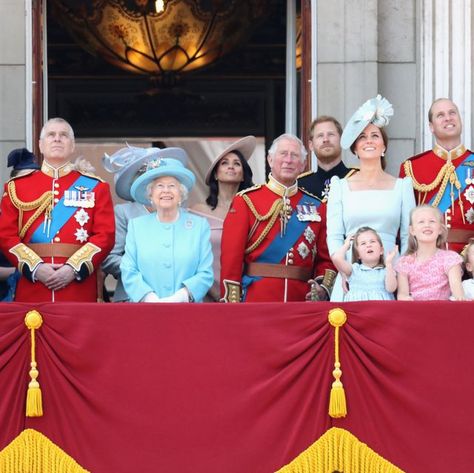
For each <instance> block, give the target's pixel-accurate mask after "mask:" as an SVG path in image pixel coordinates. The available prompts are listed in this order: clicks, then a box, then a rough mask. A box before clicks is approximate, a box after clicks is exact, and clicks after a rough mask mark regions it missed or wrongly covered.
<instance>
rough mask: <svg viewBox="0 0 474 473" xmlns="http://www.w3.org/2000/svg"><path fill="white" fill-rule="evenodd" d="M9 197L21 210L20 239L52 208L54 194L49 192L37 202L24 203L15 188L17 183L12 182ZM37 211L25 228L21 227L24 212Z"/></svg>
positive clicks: (19, 220)
mask: <svg viewBox="0 0 474 473" xmlns="http://www.w3.org/2000/svg"><path fill="white" fill-rule="evenodd" d="M8 195H9V197H10V200H11V201H12V204H13V205H14V206H15V207H16V208H17V209H18V210H19V213H18V229H19V230H20V231H19V236H20V238H23V237H24V236H25V234H26V232H27V231H28V229H29V228H30V227H31V225H32V224H33V222H34V221H35V220H36V219H37V218H38V217H39V216H40V215H41V214H42V213H43V212H44V211H45V210H46V209H48V207H49V208H51V206H52V203H53V192H52V191H47V192H45V193H44V194H43V195H41V196H40V197H38V198H37V199H36V200H32V201H31V202H24V201H22V200H20V199H19V198H18V196H17V194H16V188H15V181H10V182H9V183H8ZM33 209H37V210H36V212H35V213H34V214H33V215H32V216H31V217H30V218H29V219H28V221H27V222H26V223H25V225H24V226H23V227H21V224H22V221H23V212H24V211H25V210H33Z"/></svg>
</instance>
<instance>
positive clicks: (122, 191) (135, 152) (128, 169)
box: [102, 145, 188, 201]
mask: <svg viewBox="0 0 474 473" xmlns="http://www.w3.org/2000/svg"><path fill="white" fill-rule="evenodd" d="M159 158H173V159H178V160H180V161H182V162H183V164H184V165H186V164H187V162H188V155H187V154H186V152H185V151H184V150H183V149H181V148H163V149H160V148H140V147H138V146H129V145H127V147H126V148H122V149H120V150H118V151H117V152H115V153H114V154H112V155H111V156H109V155H107V154H105V155H104V156H103V158H102V164H103V166H104V168H105V169H106V170H107V171H109V172H111V173H114V183H115V192H116V194H117V195H118V196H119V197H120V198H122V199H124V200H130V201H133V197H132V195H131V193H130V191H131V187H132V184H133V181H134V180H135V178H136V176H137V173H138V172H139V171H140V169H141V168H142V167H145V165H146V164H147V163H148V162H149V161H151V160H155V159H159Z"/></svg>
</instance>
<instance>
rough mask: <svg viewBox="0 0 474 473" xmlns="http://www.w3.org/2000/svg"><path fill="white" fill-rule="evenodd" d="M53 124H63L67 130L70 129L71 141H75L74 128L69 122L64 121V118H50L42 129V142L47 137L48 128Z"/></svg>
mask: <svg viewBox="0 0 474 473" xmlns="http://www.w3.org/2000/svg"><path fill="white" fill-rule="evenodd" d="M51 123H63V124H64V125H66V126H67V128H68V133H69V138H71V140H74V130H73V129H72V126H71V125H70V123H69V122H68V121H67V120H64V118H60V117H55V118H50V119H49V120H48V121H47V122H46V123H45V124H44V125H43V128H41V133H40V140H42V139H44V137H45V135H46V128H47V127H48V125H50V124H51Z"/></svg>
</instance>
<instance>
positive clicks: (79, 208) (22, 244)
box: [0, 162, 115, 302]
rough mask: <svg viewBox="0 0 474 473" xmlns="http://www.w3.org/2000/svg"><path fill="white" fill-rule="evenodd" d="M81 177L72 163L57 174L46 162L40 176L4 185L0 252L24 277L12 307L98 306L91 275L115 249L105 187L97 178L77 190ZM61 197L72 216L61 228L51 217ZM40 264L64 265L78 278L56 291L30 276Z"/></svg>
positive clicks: (19, 178)
mask: <svg viewBox="0 0 474 473" xmlns="http://www.w3.org/2000/svg"><path fill="white" fill-rule="evenodd" d="M81 176H84V175H83V174H82V173H80V172H78V171H76V170H74V168H73V166H72V164H71V163H67V164H65V165H64V166H62V167H61V168H59V169H57V170H55V169H54V168H52V167H51V166H50V165H48V164H47V163H46V162H44V163H43V166H42V168H41V171H34V172H32V173H31V174H28V175H26V176H22V177H18V178H16V179H12V180H10V181H9V182H8V183H7V184H6V185H5V191H4V194H3V198H2V204H1V217H0V235H2V238H1V240H0V249H1V250H2V252H3V253H4V254H5V256H6V257H7V258H8V259H9V260H10V262H11V263H12V264H13V265H15V266H17V267H18V269H19V270H20V273H21V274H22V277H21V278H20V280H19V282H18V286H17V290H16V296H15V300H16V301H21V302H40V301H81V302H95V301H97V296H98V291H97V279H96V272H95V269H96V268H98V267H99V266H100V263H101V262H102V260H103V259H104V258H105V257H106V256H107V254H108V253H109V252H110V250H111V249H112V247H113V245H114V238H115V221H114V213H113V205H112V199H111V196H110V190H109V185H108V184H107V183H105V182H101V181H100V179H99V178H97V177H96V176H90V175H85V179H86V181H85V182H86V183H92V185H91V187H90V188H87V186H85V187H86V188H84V186H83V187H82V189H79V190H78V189H77V188H75V187H74V183H76V182H77V180H78V178H81ZM93 186H94V187H93ZM79 187H81V186H79ZM92 187H93V188H92ZM67 190H69V191H71V190H72V191H73V194H74V192H75V194H74V195H75V196H76V197H75V198H73V199H70V198H69V197H70V196H71V194H69V193H66V195H65V191H67ZM80 192H82V194H80ZM79 195H80V196H82V197H77V196H79ZM64 197H68V198H69V204H68V206H67V207H66V209H69V212H72V215H70V216H69V217H65V218H64V222H63V224H62V226H61V224H60V223H59V222H60V221H61V218H60V216H59V215H58V214H57V213H55V211H56V212H57V211H58V210H59V208H60V207H61V204H62V203H64V202H65V200H64V199H62V198H64ZM56 207H57V208H56ZM66 212H67V210H66ZM48 215H51V218H50V219H48ZM66 215H69V214H66ZM52 229H54V232H53V231H52ZM35 232H36V236H35V237H33V234H35ZM53 233H54V234H53ZM38 238H39V239H40V240H39V242H38ZM32 240H33V241H32ZM42 262H45V263H68V264H69V265H70V266H72V268H73V269H74V270H75V272H76V280H74V281H73V282H71V283H70V284H68V285H67V286H66V287H65V288H64V289H61V290H57V291H51V290H50V289H48V288H47V287H46V286H45V285H44V284H43V283H41V282H39V281H37V282H33V273H34V271H35V270H36V268H37V267H38V265H39V264H41V263H42Z"/></svg>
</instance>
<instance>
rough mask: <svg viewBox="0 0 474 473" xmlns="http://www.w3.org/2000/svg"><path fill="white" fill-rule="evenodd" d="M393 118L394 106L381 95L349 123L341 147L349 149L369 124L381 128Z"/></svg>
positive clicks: (371, 100) (358, 110)
mask: <svg viewBox="0 0 474 473" xmlns="http://www.w3.org/2000/svg"><path fill="white" fill-rule="evenodd" d="M392 116H393V107H392V104H391V103H390V102H389V101H388V100H387V99H385V98H383V97H382V96H381V95H380V94H379V95H377V97H374V98H372V99H369V100H367V102H365V103H364V104H363V105H361V106H360V107H359V108H358V109H357V111H356V112H355V113H354V115H352V117H351V118H350V119H349V121H348V122H347V124H346V126H345V127H344V131H343V132H342V136H341V147H342V148H343V149H349V148H350V147H351V146H352V143H354V141H355V140H356V139H357V137H358V136H359V135H360V134H361V133H362V132H363V131H364V129H365V127H366V126H367V125H368V124H369V123H373V124H374V125H375V126H378V127H379V128H383V127H384V126H387V125H388V124H389V122H390V118H391V117H392Z"/></svg>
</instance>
